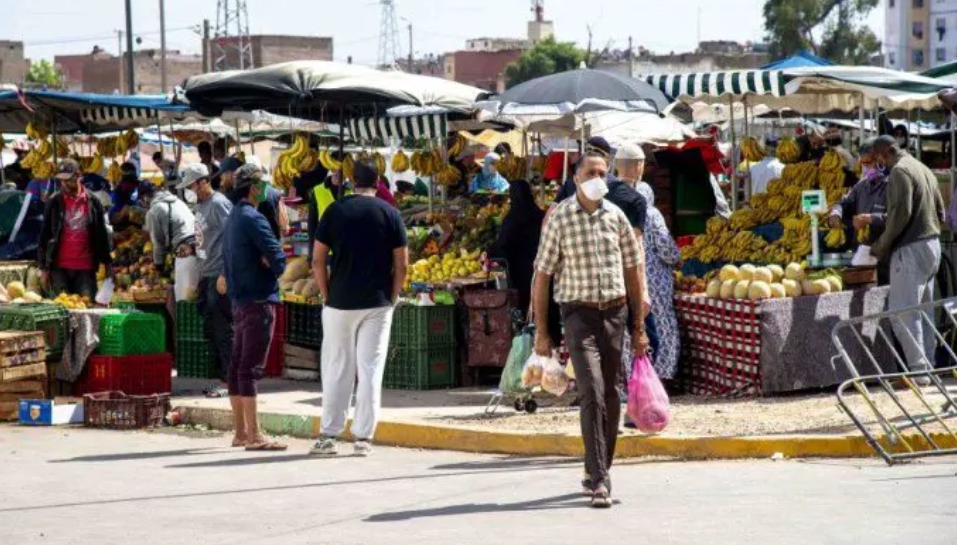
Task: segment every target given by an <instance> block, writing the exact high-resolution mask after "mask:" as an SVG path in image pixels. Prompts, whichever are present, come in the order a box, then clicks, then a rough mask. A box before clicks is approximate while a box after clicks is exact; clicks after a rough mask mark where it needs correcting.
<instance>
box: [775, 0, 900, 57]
mask: <svg viewBox="0 0 957 545" xmlns="http://www.w3.org/2000/svg"><path fill="white" fill-rule="evenodd" d="M879 3H880V0H766V1H765V3H764V30H765V32H766V33H767V39H768V42H770V46H771V51H770V52H771V56H772V57H773V58H782V57H787V56H790V55H793V54H795V53H798V52H799V51H801V50H810V51H811V52H813V53H814V54H815V55H819V56H821V57H823V58H826V59H827V60H829V61H831V62H834V63H837V64H868V62H869V60H870V57H871V56H872V55H874V54H876V53H879V52H880V49H881V44H880V41H879V40H878V39H877V36H876V35H874V32H873V31H872V30H871V29H870V28H869V27H868V26H867V24H866V23H865V22H864V19H865V18H866V17H867V15H868V14H869V13H870V12H871V11H872V10H874V8H876V7H877V6H878V4H879Z"/></svg>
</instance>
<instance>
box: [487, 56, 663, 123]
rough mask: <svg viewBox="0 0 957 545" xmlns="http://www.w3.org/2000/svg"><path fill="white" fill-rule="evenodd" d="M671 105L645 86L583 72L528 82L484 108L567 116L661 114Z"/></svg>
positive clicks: (511, 113) (616, 76) (512, 113)
mask: <svg viewBox="0 0 957 545" xmlns="http://www.w3.org/2000/svg"><path fill="white" fill-rule="evenodd" d="M669 102H670V101H669V100H668V97H666V96H665V94H664V93H662V92H661V91H660V90H658V89H657V88H655V87H653V86H651V85H649V84H648V83H646V82H643V81H640V80H636V79H633V78H629V77H626V76H622V75H619V74H615V73H613V72H603V71H601V70H589V69H587V68H582V69H579V70H569V71H567V72H561V73H558V74H552V75H549V76H543V77H540V78H535V79H533V80H529V81H526V82H525V83H521V84H519V85H516V86H515V87H512V88H511V89H509V90H508V91H506V92H504V93H502V94H501V95H499V96H497V97H495V98H494V99H492V100H489V101H487V102H485V103H482V107H483V108H485V109H487V110H490V111H493V112H495V113H499V114H503V115H508V116H524V115H531V116H564V115H568V114H583V113H587V112H596V111H605V110H619V111H643V112H652V113H659V112H661V111H662V110H664V109H665V108H666V107H667V106H668V103H669Z"/></svg>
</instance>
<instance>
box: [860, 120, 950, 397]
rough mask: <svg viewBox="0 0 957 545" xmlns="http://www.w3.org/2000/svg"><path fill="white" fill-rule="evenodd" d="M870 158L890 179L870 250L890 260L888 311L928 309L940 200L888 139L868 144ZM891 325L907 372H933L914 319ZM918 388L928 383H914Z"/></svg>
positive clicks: (927, 344) (929, 346)
mask: <svg viewBox="0 0 957 545" xmlns="http://www.w3.org/2000/svg"><path fill="white" fill-rule="evenodd" d="M873 149H874V155H875V156H876V157H877V158H878V161H880V162H882V163H883V164H884V165H886V167H887V168H888V169H890V174H889V175H888V178H887V216H886V219H885V227H884V233H883V234H882V235H881V236H880V238H879V239H877V242H875V243H874V245H873V246H872V247H871V252H872V253H873V254H874V256H875V257H877V258H878V259H881V260H884V259H887V258H890V269H891V271H890V273H891V283H890V294H889V295H888V308H889V310H891V311H895V310H901V309H904V308H908V307H913V306H916V305H920V304H926V303H930V302H931V301H932V300H933V297H934V278H935V277H936V275H937V269H938V268H939V267H940V224H941V223H942V222H943V221H944V199H943V198H941V196H940V189H939V187H938V182H937V178H936V177H935V176H934V173H933V172H931V170H930V169H929V168H927V167H926V166H924V164H923V163H921V162H920V161H918V160H917V159H915V158H914V157H912V156H911V155H910V154H909V153H907V152H906V151H903V150H901V149H900V147H899V146H898V144H897V142H896V141H895V140H894V139H893V137H891V136H881V137H879V138H878V139H877V140H876V141H875V142H874V148H873ZM902 321H903V324H901V323H899V322H898V321H896V320H895V321H894V333H895V335H896V336H897V340H898V341H899V342H900V343H901V345H903V347H904V353H905V355H906V356H907V366H908V367H909V368H910V370H911V371H927V370H930V369H932V368H933V363H932V362H933V361H934V360H933V357H934V347H935V340H936V339H935V336H934V332H933V331H932V330H930V329H929V328H926V327H924V324H923V323H922V322H921V318H920V315H919V314H917V313H909V314H907V315H905V316H903V320H902ZM918 382H919V383H920V384H922V385H926V384H929V383H930V377H919V378H918Z"/></svg>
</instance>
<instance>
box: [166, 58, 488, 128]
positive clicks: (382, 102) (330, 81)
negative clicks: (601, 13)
mask: <svg viewBox="0 0 957 545" xmlns="http://www.w3.org/2000/svg"><path fill="white" fill-rule="evenodd" d="M183 87H184V89H183V91H184V93H183V94H184V95H185V98H186V100H187V101H188V102H189V105H190V107H191V108H192V109H194V110H196V111H198V112H200V113H202V114H204V115H207V116H219V115H220V114H221V113H222V112H223V111H224V110H233V109H239V110H247V111H249V110H265V111H268V112H271V113H276V114H280V115H293V116H296V117H301V118H305V119H317V120H328V121H333V122H336V121H338V120H339V118H340V116H341V117H345V118H351V117H361V116H363V115H369V114H375V113H377V112H381V111H384V110H386V109H388V108H391V107H394V106H400V105H413V106H442V107H445V108H448V109H450V110H453V111H456V112H469V111H471V110H472V109H474V104H475V101H476V100H479V99H481V98H484V97H485V96H486V95H487V93H486V92H485V91H482V90H481V89H478V88H476V87H471V86H468V85H463V84H461V83H456V82H454V81H448V80H444V79H440V78H433V77H428V76H418V75H411V74H405V73H402V72H396V71H391V72H385V71H379V70H374V69H372V68H366V67H363V66H357V65H353V64H343V63H337V62H329V61H295V62H287V63H281V64H274V65H271V66H265V67H262V68H256V69H253V70H244V71H240V72H230V73H226V74H223V75H219V76H211V75H208V74H203V75H199V76H194V77H191V78H189V79H187V80H186V82H185V84H184V86H183Z"/></svg>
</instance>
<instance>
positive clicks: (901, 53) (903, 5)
mask: <svg viewBox="0 0 957 545" xmlns="http://www.w3.org/2000/svg"><path fill="white" fill-rule="evenodd" d="M884 9H885V23H884V25H885V27H884V66H885V67H887V68H890V69H893V70H905V71H908V72H920V71H923V70H927V69H928V68H933V67H935V66H939V65H941V64H945V63H947V62H950V61H953V60H957V36H954V34H955V33H957V26H955V25H957V19H955V17H957V0H887V3H886V6H885V8H884Z"/></svg>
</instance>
